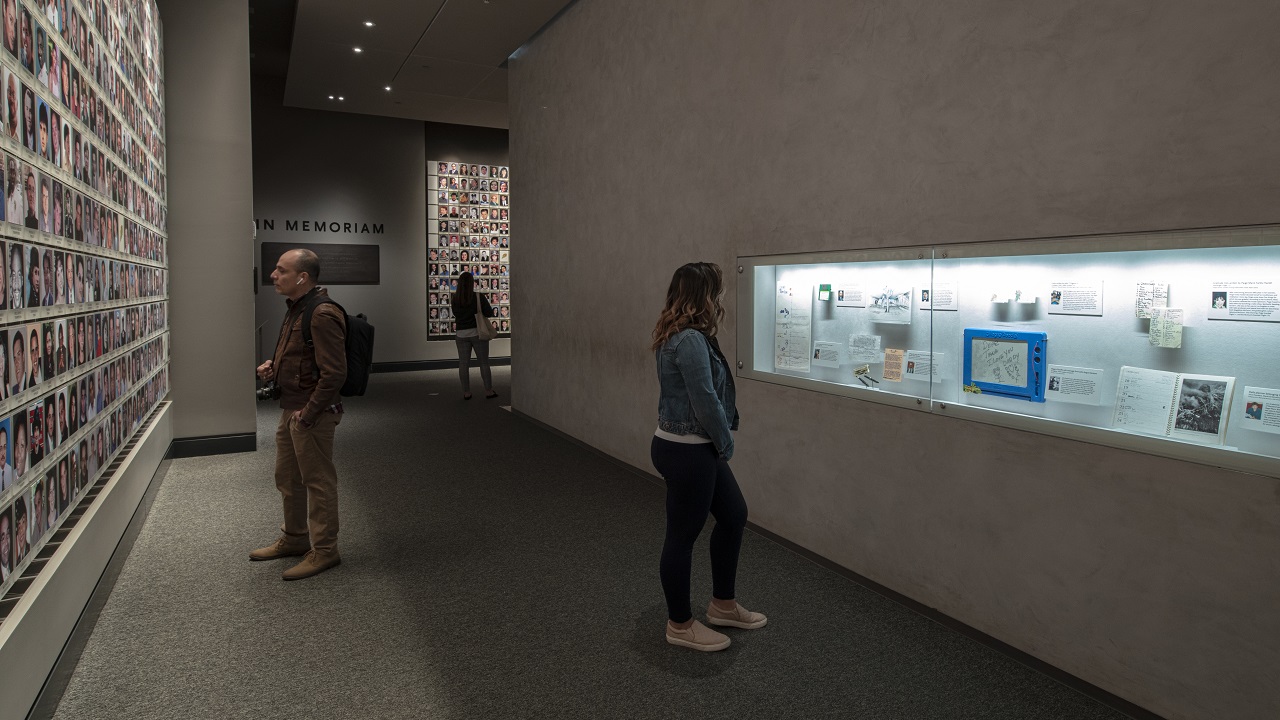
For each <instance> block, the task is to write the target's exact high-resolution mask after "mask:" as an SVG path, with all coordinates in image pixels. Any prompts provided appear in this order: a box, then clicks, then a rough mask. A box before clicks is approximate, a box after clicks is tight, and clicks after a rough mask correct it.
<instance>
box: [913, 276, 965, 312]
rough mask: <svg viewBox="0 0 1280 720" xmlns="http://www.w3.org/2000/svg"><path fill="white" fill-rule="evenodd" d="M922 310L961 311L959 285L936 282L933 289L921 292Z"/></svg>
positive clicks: (953, 282) (925, 289) (951, 282)
mask: <svg viewBox="0 0 1280 720" xmlns="http://www.w3.org/2000/svg"><path fill="white" fill-rule="evenodd" d="M920 309H921V310H959V309H960V291H959V283H957V282H955V281H949V282H935V283H934V284H933V287H931V288H923V289H921V290H920Z"/></svg>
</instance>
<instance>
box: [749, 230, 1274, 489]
mask: <svg viewBox="0 0 1280 720" xmlns="http://www.w3.org/2000/svg"><path fill="white" fill-rule="evenodd" d="M738 271H739V273H740V275H739V284H738V307H739V308H740V309H741V310H742V311H743V313H742V315H740V318H741V319H740V321H739V336H738V358H739V361H740V362H739V368H738V372H739V375H740V376H741V377H744V378H750V379H754V380H761V381H765V382H772V383H777V384H782V385H790V386H793V387H800V388H806V389H810V390H817V391H820V392H828V393H832V394H838V395H845V396H849V397H854V398H857V399H860V400H867V401H871V402H879V403H886V404H891V405H896V406H900V407H904V408H909V409H914V410H919V411H921V412H933V413H939V414H945V415H950V416H954V417H958V418H963V419H966V420H972V421H977V422H985V423H991V424H996V425H1003V426H1006V427H1013V428H1018V429H1022V430H1029V431H1033V432H1039V433H1044V434H1049V435H1058V436H1062V437H1068V438H1073V439H1077V440H1084V441H1087V442H1094V443H1098V444H1103V445H1111V446H1115V447H1122V448H1127V449H1132V450H1138V451H1142V452H1148V453H1151V454H1155V455H1164V456H1169V457H1176V458H1180V459H1184V460H1190V461H1194V462H1200V463H1204V464H1209V465H1215V466H1219V467H1227V468H1233V469H1238V470H1244V471H1248V472H1255V473H1259V474H1264V475H1269V476H1272V477H1280V363H1278V362H1277V361H1276V357H1275V353H1276V350H1277V349H1278V348H1280V227H1275V226H1267V227H1249V228H1235V229H1220V230H1208V231H1177V232H1161V233H1146V234H1131V235H1113V236H1092V237H1083V238H1060V239H1052V240H1019V241H1002V242H991V243H972V244H955V245H939V246H933V247H914V248H895V249H884V250H869V251H848V252H825V253H812V254H793V255H782V256H764V257H745V258H739V260H738Z"/></svg>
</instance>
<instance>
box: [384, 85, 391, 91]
mask: <svg viewBox="0 0 1280 720" xmlns="http://www.w3.org/2000/svg"><path fill="white" fill-rule="evenodd" d="M382 89H383V90H386V91H387V92H391V86H390V85H388V86H386V87H384V88H382Z"/></svg>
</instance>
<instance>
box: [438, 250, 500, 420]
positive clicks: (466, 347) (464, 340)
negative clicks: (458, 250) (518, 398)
mask: <svg viewBox="0 0 1280 720" xmlns="http://www.w3.org/2000/svg"><path fill="white" fill-rule="evenodd" d="M464 252H465V251H464ZM449 307H450V308H451V309H452V310H453V316H454V318H455V319H456V320H457V332H456V333H455V337H456V340H455V342H456V343H457V346H458V377H459V379H460V380H462V399H463V400H470V399H471V351H472V350H475V352H476V359H477V360H479V361H480V379H481V380H483V381H484V396H485V398H487V399H493V398H496V397H498V393H496V392H494V391H493V377H492V374H491V373H490V372H489V341H488V340H481V339H480V330H479V328H477V327H476V313H477V312H481V311H483V312H484V316H485V317H486V318H491V317H493V306H491V305H490V304H489V300H488V298H486V297H485V296H484V295H481V294H480V293H478V292H476V291H475V280H474V279H473V278H472V276H471V273H469V272H464V273H461V274H459V275H458V289H457V292H454V293H453V294H452V295H450V296H449Z"/></svg>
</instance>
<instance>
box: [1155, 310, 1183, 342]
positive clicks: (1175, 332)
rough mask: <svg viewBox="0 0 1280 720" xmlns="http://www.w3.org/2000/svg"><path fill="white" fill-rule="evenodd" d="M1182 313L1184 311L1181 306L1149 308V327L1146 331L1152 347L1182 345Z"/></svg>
mask: <svg viewBox="0 0 1280 720" xmlns="http://www.w3.org/2000/svg"><path fill="white" fill-rule="evenodd" d="M1183 315H1184V311H1183V310H1182V309H1181V308H1152V309H1151V328H1150V330H1149V331H1148V333H1147V338H1148V339H1149V340H1150V342H1151V345H1152V347H1159V348H1180V347H1182V318H1183Z"/></svg>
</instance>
